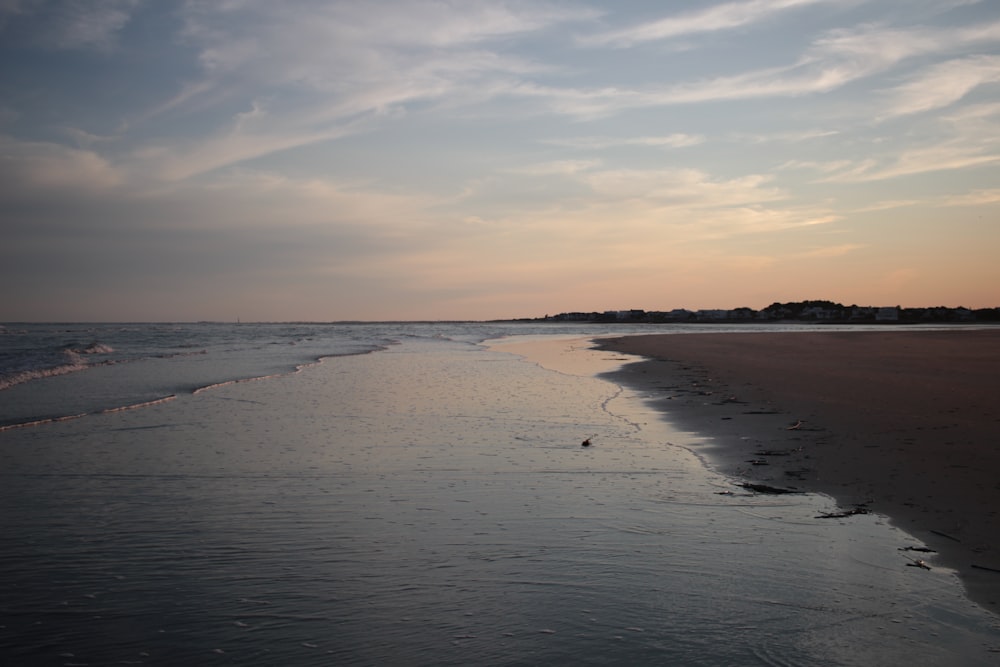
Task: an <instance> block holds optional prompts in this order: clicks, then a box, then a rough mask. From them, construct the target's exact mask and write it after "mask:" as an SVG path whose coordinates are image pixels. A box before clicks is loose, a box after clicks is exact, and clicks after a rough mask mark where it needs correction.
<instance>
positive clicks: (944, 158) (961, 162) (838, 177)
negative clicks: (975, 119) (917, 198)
mask: <svg viewBox="0 0 1000 667" xmlns="http://www.w3.org/2000/svg"><path fill="white" fill-rule="evenodd" d="M997 163H1000V153H995V152H989V151H988V150H987V147H985V146H979V145H971V144H968V143H966V142H964V141H951V142H946V143H942V144H937V145H931V146H926V147H922V148H913V149H908V150H903V151H902V152H901V153H899V155H897V156H896V157H895V158H894V159H891V160H890V161H888V162H887V163H886V162H883V163H882V164H880V163H879V161H877V160H875V159H867V160H864V161H861V162H859V163H856V164H855V165H854V166H853V167H851V168H850V169H846V170H844V171H841V172H839V173H834V174H831V175H830V176H827V177H825V178H823V179H820V181H819V182H821V183H864V182H869V181H883V180H887V179H890V178H899V177H901V176H913V175H915V174H925V173H929V172H934V171H951V170H955V169H969V168H973V167H982V166H987V165H992V164H997Z"/></svg>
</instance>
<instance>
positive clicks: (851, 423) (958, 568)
mask: <svg viewBox="0 0 1000 667" xmlns="http://www.w3.org/2000/svg"><path fill="white" fill-rule="evenodd" d="M594 342H595V344H596V346H597V348H598V349H603V350H607V351H614V352H619V353H623V354H629V355H637V356H641V357H645V360H643V361H639V362H634V363H628V364H626V365H625V366H624V367H622V368H621V369H620V370H618V371H615V372H613V373H609V374H607V376H608V377H610V378H612V379H613V380H614V381H616V382H620V383H622V384H625V385H627V386H630V387H633V388H635V389H639V390H641V391H642V392H643V393H644V394H645V395H646V397H647V400H648V401H649V402H650V403H651V404H652V405H653V406H654V407H656V408H657V409H658V410H659V411H660V412H661V413H663V414H664V415H665V417H666V418H667V419H668V420H669V421H670V422H671V423H673V424H675V425H677V426H679V427H681V428H683V429H685V430H689V431H692V432H696V433H698V434H700V435H704V436H708V437H709V439H710V443H711V444H708V445H705V446H704V447H698V448H697V449H696V453H697V454H699V455H700V456H703V457H704V459H706V461H707V463H708V464H709V465H710V466H711V467H712V468H714V469H716V470H718V471H719V472H722V473H724V474H726V475H728V476H730V477H733V478H735V479H737V480H740V481H743V482H745V483H749V484H758V485H766V486H769V487H776V488H781V489H788V490H794V491H801V492H814V493H822V494H825V495H828V496H831V497H832V498H834V499H835V500H836V501H837V503H838V505H840V506H841V508H842V509H843V510H845V511H850V510H852V509H855V508H857V510H858V511H870V512H874V513H877V514H880V515H883V516H886V517H888V519H889V520H890V521H891V522H892V523H893V524H894V525H896V526H897V527H899V528H901V529H902V530H905V531H906V532H908V533H910V534H911V535H913V536H914V537H916V538H918V539H920V540H921V541H922V542H924V543H925V544H926V545H927V546H928V547H929V548H931V549H933V550H934V551H936V552H937V553H934V554H928V557H927V558H926V560H927V561H928V562H930V563H931V565H932V566H943V567H947V568H951V569H953V570H954V571H955V572H956V573H957V575H958V577H959V578H960V580H961V581H962V583H963V585H964V587H965V589H966V593H967V595H968V596H969V598H970V599H972V600H973V601H975V602H976V603H978V604H979V605H981V606H982V607H984V608H985V609H987V610H989V611H991V612H992V613H994V614H1000V442H998V437H1000V408H998V407H997V406H998V405H1000V329H998V330H954V331H899V330H892V331H874V332H873V331H853V332H842V331H841V332H774V333H772V332H763V333H757V332H752V333H751V332H746V333H691V334H652V335H639V336H624V337H611V338H600V339H596V340H595V341H594ZM832 520H835V519H832ZM839 520H850V519H849V518H842V519H839Z"/></svg>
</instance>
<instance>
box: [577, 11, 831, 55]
mask: <svg viewBox="0 0 1000 667" xmlns="http://www.w3.org/2000/svg"><path fill="white" fill-rule="evenodd" d="M830 1H831V0H746V1H744V2H729V3H725V4H720V5H715V6H712V7H708V8H706V9H701V10H698V11H694V12H688V13H686V14H677V15H673V16H669V17H667V18H663V19H660V20H657V21H651V22H648V23H643V24H641V25H637V26H633V27H631V28H626V29H624V30H616V31H613V32H606V33H603V34H598V35H590V36H587V37H583V38H581V39H580V42H581V43H582V44H585V45H593V46H601V45H611V46H617V47H628V46H634V45H636V44H641V43H643V42H650V41H656V40H663V39H671V38H674V37H683V36H687V35H694V34H699V33H706V32H716V31H720V30H731V29H733V28H738V27H741V26H745V25H749V24H752V23H757V22H760V21H764V20H767V19H769V18H771V17H772V16H773V15H775V14H778V13H780V12H783V11H787V10H790V9H798V8H800V7H806V6H809V5H816V4H820V3H822V2H830Z"/></svg>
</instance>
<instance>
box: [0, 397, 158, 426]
mask: <svg viewBox="0 0 1000 667" xmlns="http://www.w3.org/2000/svg"><path fill="white" fill-rule="evenodd" d="M175 398H177V395H176V394H169V395H167V396H161V397H160V398H154V399H153V400H150V401H142V402H141V403H132V404H129V405H120V406H118V407H114V408H105V409H103V410H97V411H95V412H81V413H78V414H75V415H62V416H60V417H46V418H44V419H33V420H31V421H27V422H19V423H17V424H5V425H3V426H0V433H2V432H4V431H12V430H14V429H16V428H30V427H32V426H42V425H44V424H55V423H56V422H64V421H69V420H71V419H81V418H83V417H87V416H90V415H103V414H110V413H112V412H125V411H126V410H138V409H139V408H146V407H149V406H151V405H159V404H161V403H166V402H167V401H172V400H174V399H175Z"/></svg>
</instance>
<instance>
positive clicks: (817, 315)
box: [799, 306, 843, 320]
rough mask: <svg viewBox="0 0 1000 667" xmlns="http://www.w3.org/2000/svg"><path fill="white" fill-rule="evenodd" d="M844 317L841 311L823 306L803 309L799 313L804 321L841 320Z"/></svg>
mask: <svg viewBox="0 0 1000 667" xmlns="http://www.w3.org/2000/svg"><path fill="white" fill-rule="evenodd" d="M842 317H843V313H842V311H841V310H838V309H835V308H824V307H823V306H810V307H808V308H803V309H802V312H801V313H799V319H802V320H839V319H841V318H842Z"/></svg>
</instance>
